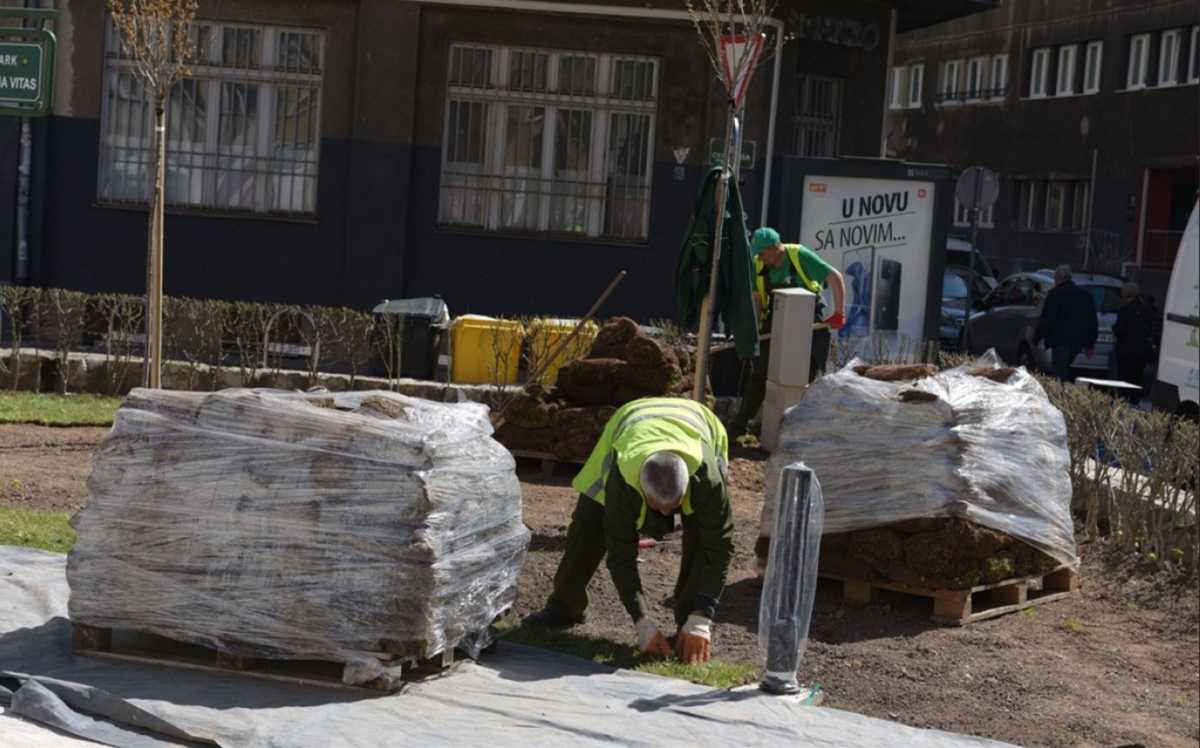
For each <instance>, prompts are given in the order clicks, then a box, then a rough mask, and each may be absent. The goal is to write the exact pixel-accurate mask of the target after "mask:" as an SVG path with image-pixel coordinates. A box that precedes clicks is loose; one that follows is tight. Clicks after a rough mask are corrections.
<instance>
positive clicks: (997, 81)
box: [990, 55, 1008, 99]
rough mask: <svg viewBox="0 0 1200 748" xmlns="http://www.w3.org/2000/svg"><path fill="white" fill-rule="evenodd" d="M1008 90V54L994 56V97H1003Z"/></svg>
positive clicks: (992, 94) (992, 95)
mask: <svg viewBox="0 0 1200 748" xmlns="http://www.w3.org/2000/svg"><path fill="white" fill-rule="evenodd" d="M1007 92H1008V55H994V56H993V57H992V90H991V97H990V98H993V99H1003V98H1004V95H1005V94H1006V93H1007Z"/></svg>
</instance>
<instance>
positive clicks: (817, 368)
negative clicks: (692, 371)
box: [730, 226, 846, 436]
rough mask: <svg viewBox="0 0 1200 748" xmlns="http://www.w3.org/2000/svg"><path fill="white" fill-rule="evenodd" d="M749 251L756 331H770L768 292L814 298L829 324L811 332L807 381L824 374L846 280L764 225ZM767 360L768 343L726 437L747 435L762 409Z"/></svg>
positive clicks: (820, 318)
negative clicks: (827, 296) (828, 308)
mask: <svg viewBox="0 0 1200 748" xmlns="http://www.w3.org/2000/svg"><path fill="white" fill-rule="evenodd" d="M750 251H751V253H752V254H753V255H754V276H755V281H756V290H757V294H756V298H757V301H758V310H759V312H758V316H759V320H760V324H759V330H761V331H762V332H764V333H769V332H770V331H771V294H772V292H774V291H775V290H776V289H779V288H804V289H807V290H809V291H812V292H813V293H814V294H816V295H817V307H816V320H815V321H817V322H824V323H825V324H826V325H828V326H829V327H828V329H820V330H814V331H813V339H812V357H811V359H810V361H809V370H808V371H809V374H808V376H809V381H812V380H813V379H816V377H817V375H818V374H819V373H820V372H822V371H824V369H825V361H826V359H827V358H828V357H829V331H830V330H839V329H841V328H842V326H843V325H845V324H846V282H845V280H843V278H842V274H841V273H839V272H838V271H836V270H834V269H833V267H832V266H831V265H830V264H829V263H828V262H825V260H823V259H821V257H820V255H818V254H817V253H816V252H813V251H812V250H811V249H809V248H808V247H806V246H804V245H803V244H784V243H783V242H782V241H780V239H779V232H778V231H776V230H775V229H772V228H767V227H766V226H764V227H762V228H760V229H758V230H757V231H755V232H754V235H753V236H752V237H751V238H750ZM824 286H829V290H830V291H831V292H832V293H833V306H834V312H833V314H832V315H830V316H829V317H826V316H825V309H824V303H823V301H822V299H821V289H822V288H823V287H824ZM770 358H771V342H770V339H766V340H764V341H763V342H762V343H761V344H760V346H759V353H758V358H757V359H754V360H753V362H752V363H751V366H753V370H752V371H751V373H750V376H749V377H748V378H747V379H746V384H745V387H744V388H743V390H742V405H741V407H740V408H739V409H738V414H737V417H736V418H734V421H733V424H732V428H731V429H730V434H731V435H734V436H740V435H742V434H744V433H745V432H746V429H747V427H748V426H749V425H750V421H751V420H753V418H754V416H755V415H757V414H758V409H759V408H760V407H762V401H763V397H764V396H765V395H766V391H767V362H768V361H769V360H770Z"/></svg>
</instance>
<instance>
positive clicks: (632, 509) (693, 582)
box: [604, 446, 733, 622]
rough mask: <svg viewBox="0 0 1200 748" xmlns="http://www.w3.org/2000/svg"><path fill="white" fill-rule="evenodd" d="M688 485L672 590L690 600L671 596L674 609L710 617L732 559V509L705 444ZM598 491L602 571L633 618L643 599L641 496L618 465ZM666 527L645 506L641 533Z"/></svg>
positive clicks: (663, 520)
mask: <svg viewBox="0 0 1200 748" xmlns="http://www.w3.org/2000/svg"><path fill="white" fill-rule="evenodd" d="M688 485H689V488H688V491H689V493H690V497H691V506H692V513H691V514H690V515H689V514H684V515H683V535H684V540H683V547H684V553H683V559H682V562H681V565H680V586H679V587H678V588H677V589H681V590H683V591H684V592H685V597H690V599H682V600H681V599H677V600H676V602H675V604H676V607H677V608H678V607H679V606H681V605H687V606H690V608H689V612H699V613H701V614H703V615H704V616H705V617H707V618H712V617H713V615H715V613H716V607H717V603H718V602H719V601H720V598H721V591H722V590H723V589H724V588H725V580H726V577H727V575H728V572H729V563H730V561H731V560H732V558H733V511H732V509H731V508H730V505H729V495H728V493H727V492H726V491H725V481H724V478H723V476H722V474H721V470H720V469H719V467H718V464H717V460H716V457H715V456H714V455H713V453H712V450H711V449H709V448H708V447H707V446H706V447H705V449H704V460H703V462H702V463H701V465H700V467H699V468H698V469H697V470H696V472H695V473H694V474H693V475H692V477H691V480H690V481H689V484H688ZM604 492H605V496H606V499H605V503H604V538H605V544H606V547H607V548H606V550H607V558H608V570H609V573H610V574H611V575H612V580H613V584H614V586H616V588H617V594H618V595H620V598H621V603H622V604H623V605H624V606H625V610H627V611H628V612H629V615H630V616H631V617H632V618H633V620H634V621H635V622H636V621H638V620H639V619H641V618H642V617H643V616H645V615H646V600H645V597H644V596H643V595H642V582H641V577H640V576H639V575H638V568H637V554H638V527H637V523H638V517H639V516H640V515H641V512H642V504H643V499H642V497H641V496H640V495H638V492H637V491H636V490H635V489H634V488H633V487H632V486H630V485H629V484H628V483H626V482H625V480H624V479H623V478H622V477H621V474H620V471H619V470H612V471H611V472H610V473H609V477H608V482H607V483H606V484H605V489H604ZM666 529H667V525H666V518H665V517H663V515H661V514H659V513H658V512H655V511H653V510H650V509H649V508H647V510H646V520H645V523H644V524H643V526H642V529H641V532H642V533H643V534H646V535H649V536H651V537H655V538H661V537H662V534H663V532H664V531H665V530H666Z"/></svg>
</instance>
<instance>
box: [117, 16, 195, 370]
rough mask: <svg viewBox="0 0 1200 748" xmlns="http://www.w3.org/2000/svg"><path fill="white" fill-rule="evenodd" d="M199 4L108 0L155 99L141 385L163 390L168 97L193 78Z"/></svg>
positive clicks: (124, 46) (125, 47)
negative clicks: (194, 25) (193, 35)
mask: <svg viewBox="0 0 1200 748" xmlns="http://www.w3.org/2000/svg"><path fill="white" fill-rule="evenodd" d="M196 7H197V0H108V13H109V15H110V16H111V17H112V21H113V25H114V26H115V27H116V29H117V33H118V35H119V36H120V38H121V54H122V55H123V56H124V57H126V58H128V59H129V60H130V61H131V62H132V63H133V65H132V69H133V71H134V74H135V75H136V76H137V77H138V79H139V80H140V81H141V84H142V85H143V86H144V87H145V89H146V90H147V91H148V92H149V93H150V95H151V96H152V97H153V100H154V159H153V161H152V163H153V164H154V178H153V185H154V186H153V189H152V190H151V201H150V226H149V237H148V241H147V248H146V344H145V362H146V363H145V366H144V367H143V369H142V385H143V386H145V387H159V386H161V375H162V304H163V296H162V272H163V213H164V211H163V207H164V205H165V203H166V194H165V192H166V190H165V187H166V184H165V183H166V162H167V97H168V96H169V95H170V93H171V88H172V87H173V86H174V85H175V83H176V82H177V81H179V80H181V79H183V78H186V77H188V76H189V75H191V69H190V68H189V63H190V62H191V61H192V59H193V57H194V55H195V46H194V45H193V43H192V38H191V29H192V22H193V21H194V20H195V19H196Z"/></svg>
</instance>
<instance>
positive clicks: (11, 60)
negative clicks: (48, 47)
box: [0, 42, 42, 104]
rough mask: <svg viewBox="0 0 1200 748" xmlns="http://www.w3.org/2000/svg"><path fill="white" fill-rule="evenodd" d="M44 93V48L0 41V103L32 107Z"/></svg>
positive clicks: (25, 43) (23, 43)
mask: <svg viewBox="0 0 1200 748" xmlns="http://www.w3.org/2000/svg"><path fill="white" fill-rule="evenodd" d="M41 91H42V47H41V45H40V44H30V43H28V42H0V104H30V103H33V102H36V101H37V100H38V99H39V98H40V96H41Z"/></svg>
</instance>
